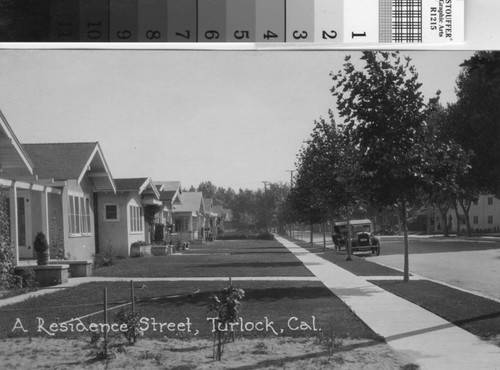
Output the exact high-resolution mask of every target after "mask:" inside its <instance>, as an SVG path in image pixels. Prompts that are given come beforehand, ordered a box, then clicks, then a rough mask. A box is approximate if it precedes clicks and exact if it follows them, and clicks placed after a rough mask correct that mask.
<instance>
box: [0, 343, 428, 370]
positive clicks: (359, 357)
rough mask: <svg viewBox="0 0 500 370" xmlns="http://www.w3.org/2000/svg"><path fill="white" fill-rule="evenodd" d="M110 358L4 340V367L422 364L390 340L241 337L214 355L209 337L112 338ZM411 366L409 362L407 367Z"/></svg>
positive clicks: (87, 349) (0, 356)
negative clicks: (218, 358) (133, 340)
mask: <svg viewBox="0 0 500 370" xmlns="http://www.w3.org/2000/svg"><path fill="white" fill-rule="evenodd" d="M110 347H111V350H110V352H111V356H110V358H109V359H108V360H98V359H96V354H97V351H96V348H97V347H96V346H94V345H91V344H90V340H88V341H84V340H64V339H44V338H32V339H28V338H22V339H21V338H19V339H5V340H2V341H0V363H1V364H2V365H1V366H2V368H3V369H122V370H123V369H177V370H181V369H182V370H190V369H262V368H267V369H284V368H286V369H331V368H335V369H362V368H368V369H402V368H407V369H410V368H411V369H417V368H418V367H417V366H416V365H410V364H409V363H410V361H409V360H408V359H407V358H405V357H404V356H403V355H401V354H398V353H396V352H395V351H393V350H392V349H391V347H389V346H388V345H387V344H385V343H382V342H378V341H372V340H350V339H338V340H334V341H330V342H329V344H326V343H323V344H321V343H319V342H318V339H316V338H288V337H280V338H257V339H237V340H236V341H235V342H232V343H228V344H227V345H226V346H225V349H224V353H223V357H222V361H219V362H217V361H214V360H213V357H212V355H213V347H212V342H211V341H209V340H203V339H195V340H192V339H191V340H180V339H168V340H165V341H154V340H145V339H144V340H139V341H138V342H137V343H136V344H135V345H128V344H126V342H123V341H122V340H121V339H119V340H118V339H115V340H114V341H113V342H112V345H110ZM405 365H406V367H405Z"/></svg>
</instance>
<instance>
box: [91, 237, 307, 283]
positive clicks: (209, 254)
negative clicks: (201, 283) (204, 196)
mask: <svg viewBox="0 0 500 370" xmlns="http://www.w3.org/2000/svg"><path fill="white" fill-rule="evenodd" d="M94 275H95V276H107V277H221V276H222V277H228V276H242V277H254V276H312V273H311V272H310V271H309V270H307V269H306V268H305V267H304V266H303V264H302V262H300V261H299V259H298V258H297V257H295V256H294V255H293V254H292V253H290V252H289V251H288V250H287V249H286V248H285V247H284V246H282V245H281V244H280V243H278V242H277V241H274V240H272V241H264V240H258V241H256V240H237V241H236V240H235V241H233V240H231V241H216V242H214V243H210V244H201V245H196V244H195V245H192V246H191V248H190V249H189V250H186V251H182V253H178V254H174V255H168V256H148V257H140V258H126V259H119V260H117V261H116V263H115V264H114V265H112V266H109V267H104V268H98V269H96V270H95V271H94Z"/></svg>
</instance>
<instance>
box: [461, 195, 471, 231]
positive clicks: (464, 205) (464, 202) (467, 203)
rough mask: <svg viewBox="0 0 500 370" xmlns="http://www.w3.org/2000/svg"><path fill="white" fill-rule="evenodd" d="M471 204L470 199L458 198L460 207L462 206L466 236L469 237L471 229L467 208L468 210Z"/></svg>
mask: <svg viewBox="0 0 500 370" xmlns="http://www.w3.org/2000/svg"><path fill="white" fill-rule="evenodd" d="M471 204H472V201H470V200H466V199H460V207H461V208H462V211H464V216H465V225H466V227H467V236H468V237H469V238H470V237H471V236H472V230H471V227H470V219H469V210H470V205H471Z"/></svg>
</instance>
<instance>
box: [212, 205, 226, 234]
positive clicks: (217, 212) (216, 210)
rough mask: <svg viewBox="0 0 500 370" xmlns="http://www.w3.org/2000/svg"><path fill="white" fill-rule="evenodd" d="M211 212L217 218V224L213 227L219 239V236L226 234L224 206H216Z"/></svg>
mask: <svg viewBox="0 0 500 370" xmlns="http://www.w3.org/2000/svg"><path fill="white" fill-rule="evenodd" d="M210 212H211V213H212V214H214V216H215V223H214V226H213V233H214V236H215V237H217V235H219V234H221V233H223V232H224V222H223V212H222V206H221V205H214V206H212V208H211V209H210Z"/></svg>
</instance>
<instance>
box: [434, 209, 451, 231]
mask: <svg viewBox="0 0 500 370" xmlns="http://www.w3.org/2000/svg"><path fill="white" fill-rule="evenodd" d="M436 208H437V209H438V211H439V216H440V217H441V222H442V223H443V233H444V236H445V237H449V236H450V230H449V229H448V220H447V219H446V215H447V214H448V210H449V209H450V207H448V206H445V207H443V208H441V206H439V205H436Z"/></svg>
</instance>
